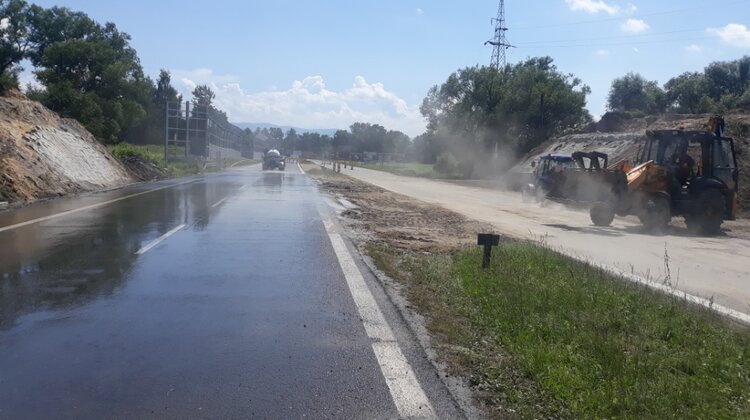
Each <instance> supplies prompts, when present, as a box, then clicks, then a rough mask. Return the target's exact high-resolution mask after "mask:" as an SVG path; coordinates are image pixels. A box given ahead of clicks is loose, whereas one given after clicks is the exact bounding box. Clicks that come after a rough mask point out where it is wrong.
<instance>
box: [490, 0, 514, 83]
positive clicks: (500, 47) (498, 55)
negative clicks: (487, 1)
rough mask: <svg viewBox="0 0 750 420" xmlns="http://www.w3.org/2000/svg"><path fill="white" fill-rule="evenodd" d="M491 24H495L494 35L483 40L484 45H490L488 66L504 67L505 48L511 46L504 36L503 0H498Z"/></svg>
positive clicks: (505, 29)
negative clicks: (495, 13)
mask: <svg viewBox="0 0 750 420" xmlns="http://www.w3.org/2000/svg"><path fill="white" fill-rule="evenodd" d="M492 24H493V25H495V36H494V37H493V38H492V39H490V40H489V41H487V42H485V43H484V45H487V44H490V45H492V59H491V60H490V66H492V67H494V68H496V69H499V68H500V67H501V66H502V67H505V50H507V49H508V48H511V47H513V46H512V45H510V44H509V43H508V40H507V39H506V38H505V32H506V31H507V30H508V28H506V27H505V0H500V4H499V5H498V7H497V17H496V18H494V19H492Z"/></svg>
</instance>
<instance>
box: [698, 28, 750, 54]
mask: <svg viewBox="0 0 750 420" xmlns="http://www.w3.org/2000/svg"><path fill="white" fill-rule="evenodd" d="M707 30H708V32H709V33H712V34H715V35H717V36H718V37H719V38H721V40H722V41H724V42H726V43H727V44H729V45H732V46H735V47H740V48H750V30H748V29H747V26H745V25H742V24H739V23H730V24H728V25H726V26H724V27H723V28H708V29H707Z"/></svg>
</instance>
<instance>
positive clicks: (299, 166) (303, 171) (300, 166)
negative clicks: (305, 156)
mask: <svg viewBox="0 0 750 420" xmlns="http://www.w3.org/2000/svg"><path fill="white" fill-rule="evenodd" d="M297 167H298V168H299V171H300V172H302V173H303V174H304V173H305V170H304V169H302V165H300V164H299V161H297Z"/></svg>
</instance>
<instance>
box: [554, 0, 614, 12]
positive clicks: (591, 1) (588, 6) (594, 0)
mask: <svg viewBox="0 0 750 420" xmlns="http://www.w3.org/2000/svg"><path fill="white" fill-rule="evenodd" d="M565 3H566V4H567V5H568V7H570V10H573V11H578V10H581V11H584V12H586V13H589V14H597V13H599V12H605V13H608V14H610V15H614V14H617V12H619V11H620V7H619V6H615V5H611V4H607V3H605V2H604V1H603V0H565Z"/></svg>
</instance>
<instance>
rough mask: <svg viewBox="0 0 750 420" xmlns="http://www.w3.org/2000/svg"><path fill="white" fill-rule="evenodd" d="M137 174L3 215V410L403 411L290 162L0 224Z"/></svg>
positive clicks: (93, 199) (56, 413)
mask: <svg viewBox="0 0 750 420" xmlns="http://www.w3.org/2000/svg"><path fill="white" fill-rule="evenodd" d="M290 172H291V171H290ZM162 187H163V188H162ZM148 189H155V190H154V191H152V192H149V193H146V194H141V195H137V196H135V197H132V198H127V199H123V200H119V201H116V202H113V203H111V204H108V205H103V206H100V207H97V208H93V209H91V210H86V211H80V212H73V213H71V214H68V215H65V216H64V217H58V218H53V219H49V220H43V221H40V222H36V223H30V224H28V225H25V226H21V227H17V228H13V229H8V230H5V231H2V232H0V244H2V245H1V247H0V276H1V277H0V418H12V419H18V418H49V417H58V418H71V417H75V418H110V417H120V418H143V417H170V418H185V417H191V418H192V417H208V418H227V417H233V418H234V417H242V418H247V417H299V416H301V415H302V414H305V415H307V416H311V417H321V416H329V417H331V416H332V417H341V418H370V417H379V418H382V417H391V418H392V417H397V416H398V412H397V411H396V409H395V407H394V405H393V402H392V400H391V398H390V396H389V391H388V388H387V386H386V384H385V381H384V379H383V376H382V374H381V373H380V370H379V367H378V364H377V362H376V360H375V359H374V358H373V356H372V351H371V349H370V343H369V341H368V339H367V337H366V336H365V334H364V329H363V327H362V324H361V322H360V319H359V317H358V316H357V311H356V308H355V307H354V304H353V302H352V299H351V296H350V295H349V294H348V293H349V292H348V289H347V288H346V283H345V281H344V280H343V279H342V273H341V272H340V269H339V267H338V265H337V263H336V260H335V256H334V255H333V251H332V249H331V246H330V243H328V242H327V240H326V236H325V235H326V232H325V229H324V227H323V225H322V223H321V220H320V216H319V214H318V211H317V206H318V203H319V197H318V195H317V193H316V190H315V187H314V184H313V183H312V182H311V181H310V180H309V179H308V178H306V177H305V176H304V175H302V174H299V173H279V172H275V173H268V172H265V173H264V172H260V171H236V172H228V173H222V174H217V175H213V176H207V177H197V178H195V179H191V180H187V181H186V180H181V181H169V182H163V183H160V184H151V185H140V186H133V187H130V188H125V189H122V190H118V191H112V192H108V193H101V194H94V195H88V196H83V197H78V198H76V199H69V200H57V201H53V202H48V203H42V204H39V205H35V206H31V207H29V208H26V209H22V210H19V211H15V212H11V213H3V214H0V227H4V226H11V225H14V224H18V223H22V222H25V221H30V220H35V219H38V218H40V217H45V216H48V215H50V214H55V213H59V212H61V211H68V210H70V209H75V208H80V207H83V206H87V205H92V204H96V203H100V202H104V201H107V200H112V199H117V198H118V197H124V196H126V195H129V194H136V193H139V192H144V191H146V190H148ZM182 225H184V226H182ZM144 249H145V251H144Z"/></svg>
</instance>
